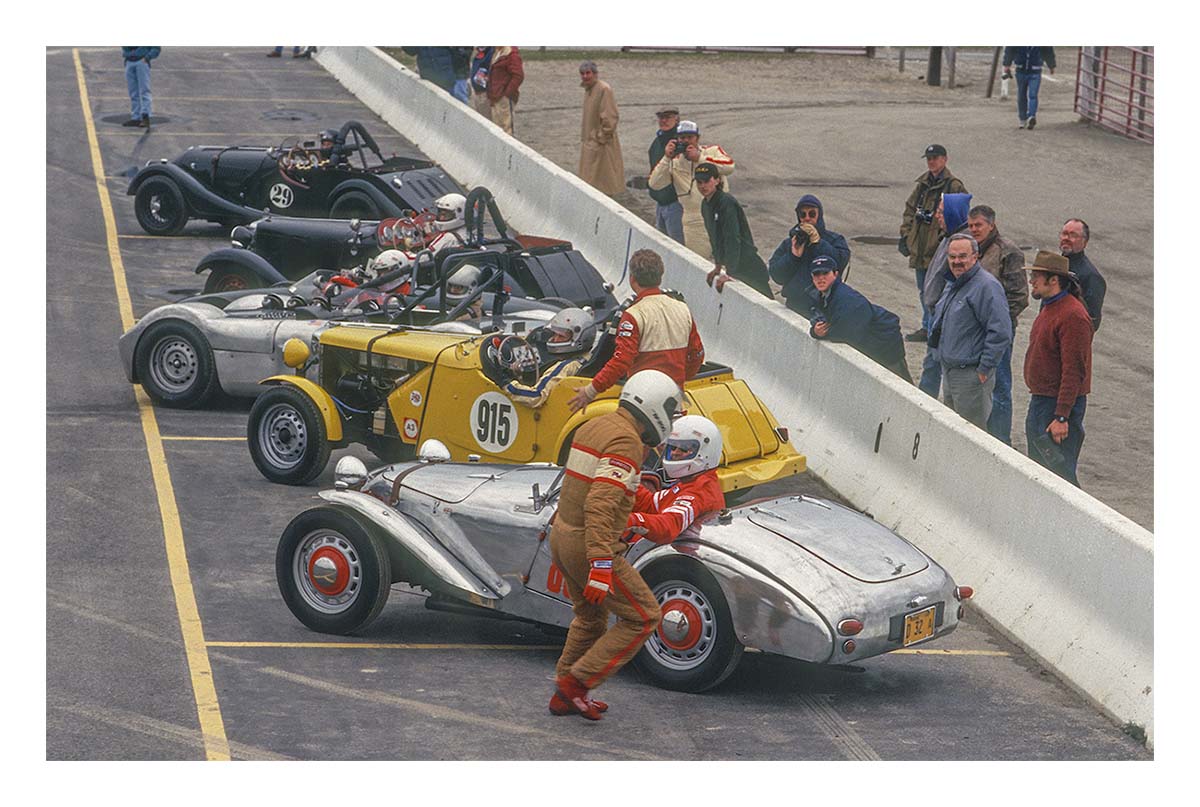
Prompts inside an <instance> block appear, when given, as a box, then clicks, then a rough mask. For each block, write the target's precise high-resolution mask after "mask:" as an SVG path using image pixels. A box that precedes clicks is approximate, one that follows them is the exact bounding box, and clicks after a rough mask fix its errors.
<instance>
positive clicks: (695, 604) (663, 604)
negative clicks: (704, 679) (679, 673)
mask: <svg viewBox="0 0 1200 807" xmlns="http://www.w3.org/2000/svg"><path fill="white" fill-rule="evenodd" d="M654 598H655V599H656V600H658V605H659V607H660V608H661V609H662V623H661V624H660V625H659V626H658V630H656V631H655V632H654V633H653V634H651V636H650V638H649V640H647V642H646V650H647V651H649V653H650V654H651V655H652V656H653V657H654V660H655V661H657V662H658V663H659V664H661V665H663V666H664V667H667V668H669V669H672V670H691V669H694V668H696V667H698V666H700V665H701V664H703V663H704V661H705V659H707V658H708V657H709V655H710V654H711V653H712V650H713V647H714V646H715V645H716V641H717V614H716V610H715V609H714V608H713V604H712V603H711V602H709V600H708V598H707V597H706V596H705V595H704V592H702V591H700V590H698V589H697V588H696V587H695V586H694V585H692V584H690V583H685V582H682V581H680V580H667V581H665V582H662V583H659V584H658V585H657V586H655V587H654Z"/></svg>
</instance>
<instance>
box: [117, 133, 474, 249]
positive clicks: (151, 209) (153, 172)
mask: <svg viewBox="0 0 1200 807" xmlns="http://www.w3.org/2000/svg"><path fill="white" fill-rule="evenodd" d="M368 152H369V153H370V154H371V155H373V156H374V158H375V160H370V159H368ZM463 192H464V191H463V189H462V187H461V186H459V184H458V183H457V182H455V181H454V180H453V179H452V178H451V177H450V176H449V175H447V174H446V172H445V171H443V170H442V169H441V168H439V167H438V166H437V165H436V164H434V163H433V162H431V161H430V160H428V159H426V158H425V157H423V156H421V155H418V154H410V155H392V156H391V157H388V158H386V159H385V158H384V157H383V155H382V154H381V153H380V151H379V146H378V144H377V143H376V142H375V139H374V138H373V137H371V135H370V134H369V133H368V132H367V130H366V129H364V128H363V126H362V124H360V123H358V122H357V121H348V122H347V123H346V124H345V125H344V126H342V128H341V129H340V130H338V131H333V130H331V129H330V130H326V131H323V132H321V133H320V134H319V135H318V138H317V139H316V140H311V141H297V142H293V143H290V144H289V143H284V144H281V145H279V146H272V147H261V146H192V147H191V148H189V149H188V150H187V151H185V152H183V153H182V154H180V155H179V156H178V157H176V158H175V159H174V160H167V159H165V158H164V159H161V160H152V161H151V162H149V163H147V164H146V166H145V167H144V168H142V170H140V171H139V172H138V173H137V176H135V177H134V178H133V181H132V182H131V183H130V184H129V190H128V191H127V193H128V194H129V195H130V196H133V197H134V202H133V204H134V212H135V214H136V215H137V220H138V224H140V225H141V226H142V229H143V230H145V231H146V232H148V233H150V234H151V235H175V234H177V233H179V232H180V231H181V230H183V228H184V226H185V225H186V224H187V223H188V221H189V220H190V219H194V218H197V219H207V220H208V221H215V222H220V223H222V224H224V225H226V226H233V225H237V224H249V223H250V222H252V221H255V220H257V219H259V218H262V216H263V212H264V211H266V212H273V213H280V214H285V215H288V216H332V217H334V218H346V219H350V218H359V219H382V218H385V217H388V216H404V215H406V214H408V213H409V212H410V211H414V210H415V211H420V210H424V209H426V208H428V207H430V206H431V205H432V203H433V200H434V199H437V198H438V197H439V196H443V195H445V194H447V193H463Z"/></svg>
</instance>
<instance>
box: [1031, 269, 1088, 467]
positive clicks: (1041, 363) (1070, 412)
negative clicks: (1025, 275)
mask: <svg viewBox="0 0 1200 807" xmlns="http://www.w3.org/2000/svg"><path fill="white" fill-rule="evenodd" d="M1025 268H1026V270H1027V271H1028V272H1029V290H1030V294H1031V295H1032V296H1033V299H1035V300H1041V301H1042V306H1041V309H1040V310H1039V311H1038V315H1037V318H1036V319H1035V320H1034V321H1033V330H1032V331H1030V334H1029V349H1028V350H1026V352H1025V384H1026V386H1028V387H1029V392H1030V398H1029V414H1027V415H1026V416H1025V441H1026V444H1027V446H1028V452H1029V456H1030V458H1031V459H1033V460H1035V461H1037V462H1038V463H1040V464H1042V465H1044V466H1046V467H1047V468H1049V469H1050V470H1052V471H1054V473H1056V474H1058V475H1059V476H1061V477H1062V478H1063V479H1066V480H1067V481H1068V482H1070V483H1071V484H1072V485H1075V487H1079V480H1078V478H1076V467H1077V465H1078V463H1079V449H1080V448H1081V447H1082V446H1083V437H1084V431H1083V414H1084V411H1085V410H1086V409H1087V395H1088V393H1089V392H1091V390H1092V318H1091V316H1089V314H1088V311H1087V308H1086V307H1084V304H1083V302H1081V301H1080V299H1079V296H1078V295H1079V285H1078V282H1077V281H1076V279H1075V277H1074V275H1072V274H1071V272H1070V263H1069V262H1068V261H1067V259H1066V258H1065V257H1063V256H1062V255H1055V254H1054V253H1052V252H1046V251H1045V250H1038V254H1037V258H1036V259H1035V260H1034V262H1033V266H1027V267H1025ZM1047 435H1049V437H1048V438H1047Z"/></svg>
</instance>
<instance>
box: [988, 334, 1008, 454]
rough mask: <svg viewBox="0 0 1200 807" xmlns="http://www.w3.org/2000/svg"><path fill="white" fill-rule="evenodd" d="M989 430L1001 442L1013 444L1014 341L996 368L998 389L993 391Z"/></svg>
mask: <svg viewBox="0 0 1200 807" xmlns="http://www.w3.org/2000/svg"><path fill="white" fill-rule="evenodd" d="M987 430H988V434H990V435H992V436H993V437H995V438H996V439H997V440H999V441H1000V442H1002V443H1004V444H1005V445H1012V343H1009V345H1008V350H1006V351H1004V356H1003V358H1001V359H1000V366H998V367H997V368H996V389H995V390H994V391H993V392H992V414H991V415H989V416H988V422H987Z"/></svg>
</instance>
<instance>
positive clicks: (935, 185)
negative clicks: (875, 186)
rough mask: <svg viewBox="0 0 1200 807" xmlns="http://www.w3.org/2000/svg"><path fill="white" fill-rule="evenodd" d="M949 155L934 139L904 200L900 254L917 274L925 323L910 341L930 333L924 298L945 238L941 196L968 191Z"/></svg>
mask: <svg viewBox="0 0 1200 807" xmlns="http://www.w3.org/2000/svg"><path fill="white" fill-rule="evenodd" d="M948 159H949V156H948V155H947V153H946V147H945V146H942V145H939V144H937V143H933V144H931V145H929V146H927V147H926V148H925V167H926V168H927V169H928V170H927V171H926V172H925V173H924V174H922V175H921V176H919V177H917V186H916V187H915V188H913V192H912V193H911V194H909V196H908V201H907V202H905V203H904V220H903V222H902V223H901V224H900V243H899V244H898V248H899V250H900V254H901V255H904V256H906V257H907V258H908V266H909V268H910V269H912V270H913V272H914V273H915V274H916V280H917V301H918V302H919V303H920V304H921V327H920V328H919V329H918V330H916V331H913V332H912V333H910V334H909V335H908V336H906V337H904V338H905V340H906V341H909V342H924V341H925V340H926V339H927V338H928V335H929V320H930V315H931V313H932V312H931V311H930V309H929V307H928V306H926V305H925V302H924V300H923V299H922V292H923V290H924V288H925V274H926V271H927V270H928V268H929V259H930V258H931V257H932V256H933V252H934V250H935V249H937V245H938V240H939V239H940V238H941V232H940V228H939V227H938V226H937V224H936V222H935V221H934V212H935V211H936V210H937V205H938V200H939V199H941V198H942V194H943V193H966V190H967V188H966V186H965V185H963V183H962V181H961V180H959V179H958V177H956V176H954V175H953V174H951V173H950V169H948V168H947V167H946V161H947V160H948Z"/></svg>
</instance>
